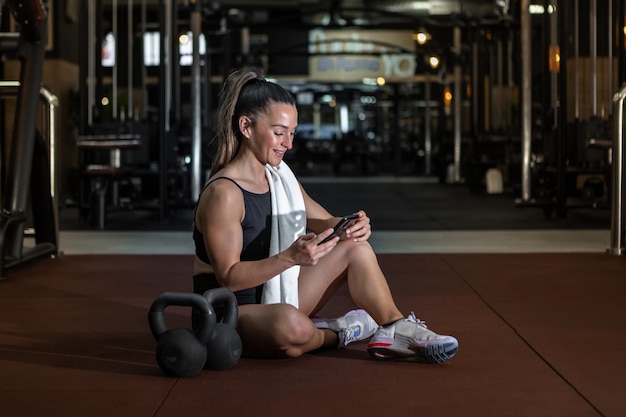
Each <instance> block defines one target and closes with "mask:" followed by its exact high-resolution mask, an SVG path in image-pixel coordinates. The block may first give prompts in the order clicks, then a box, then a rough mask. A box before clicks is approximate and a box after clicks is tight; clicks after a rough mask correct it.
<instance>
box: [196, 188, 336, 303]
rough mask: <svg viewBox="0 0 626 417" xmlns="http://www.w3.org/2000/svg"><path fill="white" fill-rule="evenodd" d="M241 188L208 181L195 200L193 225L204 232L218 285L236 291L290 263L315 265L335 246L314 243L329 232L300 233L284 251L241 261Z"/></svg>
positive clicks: (269, 277)
mask: <svg viewBox="0 0 626 417" xmlns="http://www.w3.org/2000/svg"><path fill="white" fill-rule="evenodd" d="M244 211H245V208H244V201H243V195H242V193H241V190H240V189H239V188H238V187H237V186H236V185H235V184H233V183H231V182H230V181H216V182H214V183H212V184H211V185H209V186H208V187H207V188H206V189H205V190H204V192H203V193H202V195H201V196H200V200H199V202H198V209H197V211H196V226H197V227H198V229H199V230H200V231H201V232H202V234H203V235H204V244H205V246H206V249H207V255H208V256H209V259H210V261H211V265H212V266H213V270H214V271H215V275H216V277H217V280H218V282H219V283H220V285H222V286H224V287H226V288H228V289H230V290H231V291H238V290H242V289H247V288H253V287H256V286H257V285H260V284H263V283H264V282H266V281H268V280H269V279H271V278H273V277H274V276H276V275H278V274H280V273H281V272H283V271H284V270H286V269H287V268H290V267H292V266H293V265H315V264H316V263H317V261H318V260H319V258H321V257H322V256H324V255H325V254H326V253H328V252H329V251H330V250H332V248H333V247H334V246H335V242H329V243H326V244H324V245H319V246H318V245H317V243H318V242H319V241H321V240H322V239H323V238H324V237H325V236H327V235H328V234H330V233H322V234H320V235H319V236H316V235H315V234H312V233H309V234H307V235H304V236H301V237H300V238H298V239H297V240H296V242H294V244H293V245H291V246H290V247H289V248H288V249H286V250H285V251H283V252H281V253H279V254H277V255H274V256H270V257H268V258H266V259H262V260H258V261H241V260H240V256H241V250H242V248H243V231H242V229H241V221H242V220H243V217H244V215H245V213H244Z"/></svg>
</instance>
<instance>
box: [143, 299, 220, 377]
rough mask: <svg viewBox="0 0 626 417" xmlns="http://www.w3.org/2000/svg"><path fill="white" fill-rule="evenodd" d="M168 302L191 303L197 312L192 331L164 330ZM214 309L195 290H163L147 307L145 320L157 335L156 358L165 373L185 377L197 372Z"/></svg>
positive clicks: (183, 304) (213, 320)
mask: <svg viewBox="0 0 626 417" xmlns="http://www.w3.org/2000/svg"><path fill="white" fill-rule="evenodd" d="M168 306H188V307H193V308H194V309H195V310H196V312H197V314H198V315H199V320H198V323H199V325H198V326H197V328H196V329H195V331H191V330H188V329H173V330H168V328H167V325H166V324H165V316H164V314H163V310H164V309H165V308H166V307H168ZM215 321H216V319H215V312H214V311H213V308H212V307H211V305H210V304H209V302H208V301H207V299H206V298H204V297H203V296H201V295H199V294H193V293H179V292H166V293H163V294H161V295H160V296H159V297H158V298H157V299H156V300H155V301H154V302H153V303H152V306H151V307H150V313H149V314H148V322H149V324H150V330H151V331H152V334H153V335H154V337H155V338H156V339H157V342H158V343H157V348H156V359H157V363H158V365H159V368H161V370H162V371H163V372H164V373H165V374H166V375H168V376H180V377H189V376H194V375H196V374H198V373H199V372H200V371H201V370H202V368H203V367H204V364H205V363H206V355H207V351H206V344H207V342H208V341H209V339H210V338H211V333H212V332H213V328H214V327H215Z"/></svg>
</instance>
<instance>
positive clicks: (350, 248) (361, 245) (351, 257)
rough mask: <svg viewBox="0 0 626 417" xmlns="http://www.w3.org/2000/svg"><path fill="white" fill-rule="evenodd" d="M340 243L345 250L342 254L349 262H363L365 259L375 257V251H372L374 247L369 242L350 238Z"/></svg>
mask: <svg viewBox="0 0 626 417" xmlns="http://www.w3.org/2000/svg"><path fill="white" fill-rule="evenodd" d="M343 243H344V245H342V246H343V247H344V248H343V249H344V251H345V254H344V255H343V257H344V259H347V260H348V263H350V262H363V261H364V260H366V259H376V253H375V252H374V248H372V245H370V244H369V242H354V241H351V240H346V241H344V242H343Z"/></svg>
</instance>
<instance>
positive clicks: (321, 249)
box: [194, 68, 458, 363]
mask: <svg viewBox="0 0 626 417" xmlns="http://www.w3.org/2000/svg"><path fill="white" fill-rule="evenodd" d="M218 117H219V119H218V137H217V139H218V150H217V154H216V156H215V160H214V163H213V167H212V175H211V178H210V179H209V181H208V182H207V184H206V185H205V187H204V188H203V190H202V192H201V194H200V197H199V200H198V204H197V207H196V213H195V227H194V242H195V244H196V261H195V268H194V291H195V292H197V293H204V292H205V291H206V290H208V289H212V288H216V287H218V286H223V287H226V288H228V289H230V290H231V291H233V292H234V293H235V295H236V297H237V301H238V304H239V307H238V309H239V321H238V325H237V331H238V332H239V335H240V336H241V339H242V343H243V355H244V356H247V357H273V356H276V355H281V356H288V357H297V356H300V355H302V354H303V353H306V352H311V351H314V350H318V349H320V348H328V347H335V346H339V347H345V346H346V345H347V344H348V343H350V342H354V341H357V340H364V339H366V338H369V337H371V336H373V338H372V339H371V340H370V341H369V343H368V345H367V350H368V352H369V353H370V354H371V356H372V357H374V358H376V359H381V360H391V359H403V360H413V361H419V362H432V363H439V362H443V361H446V360H448V359H450V358H451V357H452V356H454V354H455V353H456V352H457V347H458V343H457V340H456V339H455V338H454V337H451V336H441V335H438V334H436V333H434V332H432V331H430V330H428V329H427V328H426V326H425V325H424V323H423V322H422V321H420V320H418V319H417V318H416V317H415V316H414V315H413V314H412V313H411V314H410V315H409V316H408V317H406V316H405V315H404V314H403V313H402V312H400V311H399V310H398V308H397V307H396V304H395V302H394V300H393V297H392V295H391V292H390V290H389V286H388V284H387V281H386V278H385V276H384V275H383V272H382V271H381V269H380V267H379V265H378V261H377V258H376V255H375V253H374V251H373V249H372V247H371V246H370V244H369V243H368V242H367V240H368V238H369V237H370V235H371V228H370V221H369V218H368V217H367V215H366V214H365V212H364V211H359V212H358V220H357V221H356V223H355V224H354V225H352V226H350V227H349V228H348V229H347V230H345V232H344V233H343V234H342V235H341V236H339V237H333V238H332V239H330V240H328V241H327V242H324V243H321V242H322V241H323V240H324V239H325V238H326V237H328V236H330V235H331V233H332V232H333V226H334V225H335V224H336V223H337V222H338V220H339V218H337V217H334V216H332V215H331V214H330V213H329V212H328V211H326V209H324V208H323V207H322V206H321V205H320V204H318V203H317V202H316V201H314V200H313V199H312V198H311V197H310V196H309V195H308V194H307V193H306V192H305V191H304V189H303V188H302V187H301V185H300V184H299V182H298V181H297V180H296V179H295V177H294V175H293V173H292V172H291V170H290V169H289V167H288V166H287V165H286V164H285V162H283V158H284V156H285V153H286V152H287V151H288V150H289V149H291V147H292V145H293V140H294V135H295V132H296V127H297V119H298V112H297V110H296V103H295V100H294V98H293V96H292V95H291V94H290V93H289V92H288V91H286V90H285V89H284V88H282V87H281V86H279V85H278V84H276V83H273V82H269V81H267V80H265V79H264V78H263V76H262V74H261V73H260V72H259V71H258V70H256V69H254V68H242V69H240V70H238V71H235V72H233V73H232V74H231V75H230V76H229V77H228V79H227V80H226V82H225V83H224V86H223V88H222V91H221V95H220V107H219V112H218ZM344 283H347V285H348V289H349V293H350V296H351V298H352V300H353V301H354V303H356V305H358V306H359V307H360V309H357V310H352V311H350V312H348V313H347V314H345V315H344V316H342V317H339V318H336V319H311V318H310V317H312V316H314V315H315V314H316V313H317V312H318V311H319V310H320V309H321V308H322V307H323V306H324V305H325V304H326V302H327V301H328V300H329V298H330V297H331V296H332V295H333V294H334V293H335V292H336V291H337V289H338V288H339V287H340V286H341V285H342V284H344Z"/></svg>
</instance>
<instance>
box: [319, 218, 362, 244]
mask: <svg viewBox="0 0 626 417" xmlns="http://www.w3.org/2000/svg"><path fill="white" fill-rule="evenodd" d="M358 218H359V213H352V214H349V215H347V216H343V217H342V218H341V220H339V222H338V223H337V224H336V225H335V227H334V228H333V232H332V233H331V234H330V236H328V237H327V238H326V239H324V240H322V241H321V242H320V243H318V245H321V244H322V243H326V242H328V241H329V240H330V239H332V238H334V237H335V236H341V234H342V233H343V232H344V230H346V229H347V228H348V227H350V226H352V225H353V224H354V223H356V221H357V220H358Z"/></svg>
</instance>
